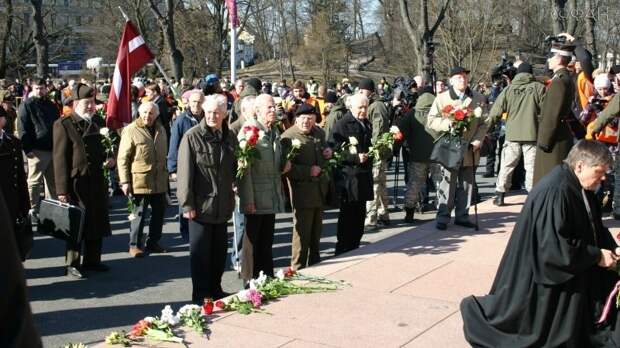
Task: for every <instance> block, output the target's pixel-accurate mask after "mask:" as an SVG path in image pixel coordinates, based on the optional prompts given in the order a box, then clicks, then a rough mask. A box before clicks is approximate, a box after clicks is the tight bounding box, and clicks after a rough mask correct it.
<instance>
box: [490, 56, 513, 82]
mask: <svg viewBox="0 0 620 348" xmlns="http://www.w3.org/2000/svg"><path fill="white" fill-rule="evenodd" d="M516 74H517V68H515V67H514V63H513V62H512V61H510V60H509V59H508V56H507V54H506V53H504V54H503V55H502V60H501V62H500V63H499V64H498V65H496V66H495V67H494V68H493V69H492V70H491V80H492V82H493V83H494V84H497V85H501V86H503V87H506V86H507V85H508V81H507V79H509V80H512V79H513V78H514V77H515V75H516Z"/></svg>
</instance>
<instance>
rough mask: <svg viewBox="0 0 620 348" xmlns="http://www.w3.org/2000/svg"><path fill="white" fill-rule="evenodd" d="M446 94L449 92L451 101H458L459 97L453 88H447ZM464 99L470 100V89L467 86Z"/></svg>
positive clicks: (471, 95)
mask: <svg viewBox="0 0 620 348" xmlns="http://www.w3.org/2000/svg"><path fill="white" fill-rule="evenodd" d="M448 92H450V98H451V99H452V100H458V99H459V95H458V94H457V93H456V91H455V90H454V88H452V86H449V87H448ZM464 94H465V98H468V97H469V98H472V97H473V94H472V92H471V88H469V86H467V88H465V92H464Z"/></svg>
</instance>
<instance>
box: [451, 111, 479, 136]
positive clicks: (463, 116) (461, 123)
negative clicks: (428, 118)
mask: <svg viewBox="0 0 620 348" xmlns="http://www.w3.org/2000/svg"><path fill="white" fill-rule="evenodd" d="M441 113H442V115H443V117H449V118H451V119H452V125H451V126H450V134H451V135H453V136H459V137H460V136H462V135H463V133H465V131H466V130H467V128H468V127H469V124H470V123H471V121H472V120H473V119H474V118H475V117H480V116H482V109H481V108H480V107H477V108H476V109H474V110H472V109H471V108H469V107H460V106H456V107H455V106H452V105H446V106H445V107H444V108H443V110H441Z"/></svg>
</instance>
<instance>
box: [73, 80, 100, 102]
mask: <svg viewBox="0 0 620 348" xmlns="http://www.w3.org/2000/svg"><path fill="white" fill-rule="evenodd" d="M94 97H95V89H94V88H92V87H89V86H88V85H85V84H83V83H78V84H76V85H75V86H73V90H72V91H71V99H73V100H74V101H75V100H80V99H87V98H94Z"/></svg>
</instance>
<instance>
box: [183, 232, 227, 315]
mask: <svg viewBox="0 0 620 348" xmlns="http://www.w3.org/2000/svg"><path fill="white" fill-rule="evenodd" d="M188 225H189V226H188V227H189V259H190V270H191V275H192V302H193V303H195V304H197V305H202V304H203V303H204V299H205V298H211V299H212V298H217V297H219V295H220V294H221V293H222V292H223V291H222V275H223V274H224V268H225V267H226V253H227V252H228V234H227V232H226V223H223V224H205V223H202V222H198V221H195V220H189V224H188Z"/></svg>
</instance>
